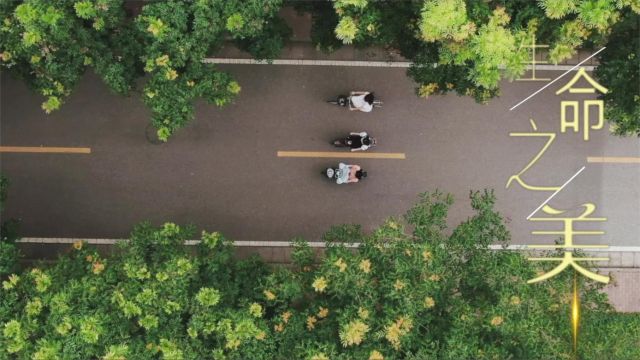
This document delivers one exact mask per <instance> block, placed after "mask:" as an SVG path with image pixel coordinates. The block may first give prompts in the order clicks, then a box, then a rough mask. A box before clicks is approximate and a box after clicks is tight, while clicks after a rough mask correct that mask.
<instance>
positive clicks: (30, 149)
mask: <svg viewBox="0 0 640 360" xmlns="http://www.w3.org/2000/svg"><path fill="white" fill-rule="evenodd" d="M0 152H3V153H50V154H91V148H85V147H44V146H0Z"/></svg>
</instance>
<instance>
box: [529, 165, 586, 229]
mask: <svg viewBox="0 0 640 360" xmlns="http://www.w3.org/2000/svg"><path fill="white" fill-rule="evenodd" d="M586 167H587V166H586V165H585V166H583V167H582V168H581V169H580V170H578V172H577V173H575V174H574V175H573V176H572V177H571V178H570V179H569V180H567V182H565V183H564V184H563V185H562V186H561V187H560V189H558V190H556V192H554V193H553V194H551V196H549V197H548V198H547V200H545V201H544V202H543V203H542V204H540V206H538V207H537V208H536V209H535V210H533V212H532V213H531V214H529V216H527V220H529V219H530V218H531V217H532V216H533V214H535V213H536V212H538V210H540V209H541V208H542V207H543V206H545V205H546V204H547V203H548V202H549V200H551V199H553V197H554V196H556V194H558V193H559V192H560V191H562V189H564V187H565V186H567V184H569V183H570V182H571V180H573V179H575V177H576V176H578V174H580V173H581V172H582V170H584V169H585V168H586Z"/></svg>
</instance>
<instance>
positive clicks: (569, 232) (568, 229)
mask: <svg viewBox="0 0 640 360" xmlns="http://www.w3.org/2000/svg"><path fill="white" fill-rule="evenodd" d="M582 206H584V211H583V213H582V214H581V215H580V216H578V217H573V218H571V217H561V218H554V217H546V218H531V219H530V220H531V221H562V222H563V223H564V230H562V231H533V232H532V234H534V235H564V241H565V243H564V245H528V247H529V248H533V249H557V248H564V249H567V250H565V252H564V257H561V258H529V260H530V261H559V262H560V264H559V265H558V266H556V267H555V268H554V269H553V270H551V271H549V272H548V273H546V274H542V275H540V276H538V277H537V278H535V279H531V280H529V281H527V283H529V284H531V283H536V282H539V281H543V280H546V279H549V278H551V277H553V276H555V275H557V274H559V273H560V272H561V271H562V270H564V269H565V268H567V267H568V266H569V265H571V266H572V267H573V268H574V269H576V271H578V272H579V273H581V274H582V275H584V276H586V277H588V278H590V279H593V280H595V281H599V282H602V283H605V284H607V283H609V277H608V276H603V275H599V274H596V273H594V272H591V271H589V270H587V269H585V268H583V267H582V266H580V265H578V264H577V262H578V261H608V260H609V258H596V257H592V258H589V257H586V258H576V257H573V253H572V252H571V249H573V248H577V249H580V248H607V247H608V246H607V245H574V244H573V236H574V235H602V234H604V231H576V230H574V229H573V223H574V222H580V221H583V222H586V221H606V220H607V219H606V218H596V217H592V218H590V217H589V215H591V214H592V213H593V212H594V210H595V208H596V206H595V205H594V204H591V203H588V204H583V205H582ZM542 210H543V211H544V212H545V213H547V214H549V215H561V214H563V213H565V211H562V210H557V209H554V208H552V207H551V206H549V205H545V206H544V207H543V208H542Z"/></svg>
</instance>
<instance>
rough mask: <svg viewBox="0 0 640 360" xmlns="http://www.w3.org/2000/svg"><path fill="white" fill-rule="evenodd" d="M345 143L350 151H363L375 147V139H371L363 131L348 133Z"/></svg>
mask: <svg viewBox="0 0 640 360" xmlns="http://www.w3.org/2000/svg"><path fill="white" fill-rule="evenodd" d="M347 143H348V144H349V146H350V147H351V151H365V150H367V149H369V148H370V147H373V146H376V139H374V138H372V137H370V136H369V134H367V133H366V132H365V131H362V132H359V133H357V132H352V133H349V137H348V138H347Z"/></svg>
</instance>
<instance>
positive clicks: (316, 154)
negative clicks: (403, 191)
mask: <svg viewBox="0 0 640 360" xmlns="http://www.w3.org/2000/svg"><path fill="white" fill-rule="evenodd" d="M278 157H303V158H340V159H400V160H404V159H406V156H405V154H404V153H365V152H350V151H345V152H337V151H332V152H323V151H278Z"/></svg>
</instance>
